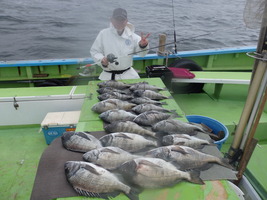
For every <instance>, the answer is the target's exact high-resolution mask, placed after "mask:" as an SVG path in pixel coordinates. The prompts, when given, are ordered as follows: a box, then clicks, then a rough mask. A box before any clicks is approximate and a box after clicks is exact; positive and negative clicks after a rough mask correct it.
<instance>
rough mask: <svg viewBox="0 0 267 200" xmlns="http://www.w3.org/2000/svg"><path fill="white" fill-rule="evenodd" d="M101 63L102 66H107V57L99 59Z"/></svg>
mask: <svg viewBox="0 0 267 200" xmlns="http://www.w3.org/2000/svg"><path fill="white" fill-rule="evenodd" d="M101 64H102V66H103V67H107V66H108V59H107V57H104V58H103V59H102V60H101Z"/></svg>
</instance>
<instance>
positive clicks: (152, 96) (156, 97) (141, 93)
mask: <svg viewBox="0 0 267 200" xmlns="http://www.w3.org/2000/svg"><path fill="white" fill-rule="evenodd" d="M133 94H134V96H136V97H147V98H150V99H153V100H162V99H169V97H166V96H164V95H162V94H160V93H158V92H155V91H152V90H135V91H133Z"/></svg>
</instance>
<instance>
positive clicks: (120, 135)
mask: <svg viewBox="0 0 267 200" xmlns="http://www.w3.org/2000/svg"><path fill="white" fill-rule="evenodd" d="M115 137H122V138H126V139H129V140H133V138H131V137H129V136H128V135H125V134H123V133H119V134H117V135H116V136H115Z"/></svg>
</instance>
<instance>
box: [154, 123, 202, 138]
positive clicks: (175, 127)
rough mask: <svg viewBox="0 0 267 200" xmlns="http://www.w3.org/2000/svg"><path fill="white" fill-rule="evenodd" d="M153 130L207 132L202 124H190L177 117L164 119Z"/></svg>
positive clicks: (193, 133)
mask: <svg viewBox="0 0 267 200" xmlns="http://www.w3.org/2000/svg"><path fill="white" fill-rule="evenodd" d="M152 130H153V131H155V132H160V133H164V134H188V135H196V134H197V132H203V133H206V130H205V129H204V128H202V127H200V125H195V124H190V123H188V122H183V121H180V120H177V119H167V120H162V121H160V122H158V123H156V124H155V125H153V127H152Z"/></svg>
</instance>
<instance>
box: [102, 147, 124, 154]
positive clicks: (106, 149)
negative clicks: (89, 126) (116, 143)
mask: <svg viewBox="0 0 267 200" xmlns="http://www.w3.org/2000/svg"><path fill="white" fill-rule="evenodd" d="M101 152H108V153H114V154H120V153H119V152H116V151H113V150H112V149H110V148H108V147H107V148H104V149H102V150H101Z"/></svg>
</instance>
